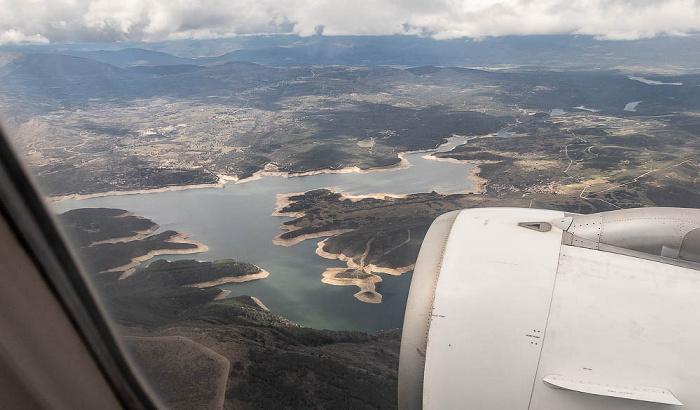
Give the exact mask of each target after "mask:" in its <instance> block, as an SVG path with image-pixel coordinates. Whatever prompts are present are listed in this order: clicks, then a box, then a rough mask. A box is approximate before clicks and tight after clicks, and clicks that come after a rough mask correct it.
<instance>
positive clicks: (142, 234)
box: [88, 216, 160, 248]
mask: <svg viewBox="0 0 700 410" xmlns="http://www.w3.org/2000/svg"><path fill="white" fill-rule="evenodd" d="M116 218H121V216H118V217H116ZM159 228H160V225H158V224H156V225H154V226H153V227H151V228H149V229H144V230H143V231H136V235H134V236H127V237H124V238H114V239H105V240H103V241H97V242H92V243H91V244H90V245H88V248H90V247H93V246H95V245H102V244H103V243H122V242H131V241H138V240H141V239H143V238H145V237H147V236H149V235H151V234H152V233H154V232H155V231H157V230H158V229H159Z"/></svg>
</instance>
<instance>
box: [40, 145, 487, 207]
mask: <svg viewBox="0 0 700 410" xmlns="http://www.w3.org/2000/svg"><path fill="white" fill-rule="evenodd" d="M495 135H497V134H489V135H485V136H484V135H482V136H477V137H486V136H495ZM477 137H468V138H465V137H463V136H458V135H455V136H452V137H449V138H447V142H445V143H444V144H440V145H438V146H437V147H436V148H433V149H424V150H415V151H402V152H399V153H398V154H397V157H398V158H399V159H400V161H399V163H397V164H394V165H389V166H386V167H376V168H369V169H361V168H359V167H357V166H351V167H344V168H340V169H320V170H316V171H306V172H283V171H279V168H278V167H277V166H275V165H274V164H267V165H265V167H264V168H263V169H261V170H259V171H256V172H255V173H254V174H253V175H252V176H250V177H248V178H243V179H240V178H238V177H237V176H235V175H225V174H217V176H218V177H219V180H218V181H217V182H216V183H211V184H197V185H174V186H167V187H162V188H152V189H134V190H124V191H106V192H96V193H92V194H68V195H56V196H49V197H45V199H46V200H47V201H49V202H62V201H68V200H82V199H90V198H99V197H105V196H121V195H138V194H154V193H161V192H169V191H184V190H187V189H203V188H223V187H224V186H225V185H226V184H227V183H228V182H233V183H234V184H245V183H247V182H251V181H257V180H259V179H262V178H263V177H266V176H269V177H275V176H277V177H282V178H294V177H305V176H310V175H319V174H350V173H357V174H367V173H371V172H388V171H399V170H402V169H407V168H410V167H411V166H412V165H411V163H410V162H409V161H408V160H407V159H406V158H404V156H405V155H408V154H415V153H420V152H436V151H437V150H438V149H440V147H442V146H444V145H447V144H449V143H450V142H451V141H452V140H453V139H455V138H458V139H462V140H465V141H467V140H468V139H469V138H477ZM371 195H372V197H374V196H373V195H380V194H371ZM384 195H385V196H390V195H388V194H384Z"/></svg>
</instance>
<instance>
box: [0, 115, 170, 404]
mask: <svg viewBox="0 0 700 410" xmlns="http://www.w3.org/2000/svg"><path fill="white" fill-rule="evenodd" d="M29 175H30V174H29V173H28V172H27V171H26V169H25V168H24V166H23V165H22V163H21V162H20V161H19V157H18V156H17V154H16V150H15V149H14V147H13V146H12V144H11V143H10V141H9V139H8V138H7V137H6V133H5V132H4V130H2V128H0V214H2V216H3V217H4V218H5V219H6V221H7V222H8V224H9V226H10V229H11V230H12V231H13V233H14V234H15V235H16V237H17V238H18V240H19V241H20V243H21V244H22V246H23V247H24V249H25V250H26V252H27V254H28V255H29V256H30V257H31V259H32V261H33V262H34V264H35V265H36V266H37V268H38V269H39V271H40V272H41V274H42V276H43V279H44V280H45V282H46V283H47V285H48V286H49V288H50V289H51V291H52V292H53V294H54V296H55V297H56V300H57V301H58V302H59V303H60V305H61V306H62V307H63V309H64V311H65V313H66V314H67V315H68V317H69V318H70V320H71V322H72V324H73V325H74V327H75V329H76V331H77V332H78V334H79V335H80V337H81V338H82V340H83V342H84V343H85V346H87V348H88V350H89V351H90V354H91V355H92V357H93V359H94V361H95V363H96V364H97V366H98V367H99V369H100V370H101V372H102V374H103V375H104V378H105V380H106V381H107V383H108V384H109V385H110V387H111V388H112V390H113V392H114V394H115V396H116V397H117V399H118V400H119V401H120V403H121V405H122V406H123V407H124V408H129V409H157V408H162V405H161V404H160V402H159V401H158V399H157V398H156V396H155V394H154V393H152V392H151V391H150V389H149V388H148V387H147V383H146V381H145V379H144V378H143V377H142V376H141V375H140V374H139V373H138V372H137V371H136V370H135V367H134V366H133V364H132V363H131V362H130V360H129V359H128V356H127V354H126V353H125V350H124V349H123V347H122V346H121V345H120V343H119V341H118V338H117V337H116V335H117V334H118V332H117V331H115V330H114V328H113V327H112V326H111V325H110V323H109V321H108V319H107V316H106V314H105V310H104V308H103V307H102V306H101V304H100V303H99V302H98V298H97V297H96V295H95V293H94V291H93V290H92V289H91V286H90V284H89V283H88V281H87V278H86V276H85V275H84V274H83V273H82V270H81V268H80V267H79V264H78V263H76V260H77V259H76V257H75V256H74V255H73V253H72V252H71V250H70V248H69V246H68V245H67V241H66V240H65V238H64V236H63V235H62V234H61V232H60V231H59V229H58V228H57V225H56V222H55V220H54V218H53V217H51V215H50V214H49V212H48V211H47V209H46V207H45V204H44V201H43V200H42V199H41V197H40V195H39V193H38V189H37V188H36V184H35V183H34V181H33V180H32V179H31V177H30V176H29Z"/></svg>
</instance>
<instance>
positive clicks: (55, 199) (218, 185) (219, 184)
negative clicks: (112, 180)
mask: <svg viewBox="0 0 700 410" xmlns="http://www.w3.org/2000/svg"><path fill="white" fill-rule="evenodd" d="M228 181H235V178H234V177H230V176H226V175H219V182H217V183H212V184H197V185H174V186H167V187H163V188H153V189H135V190H130V191H107V192H96V193H94V194H70V195H59V196H49V197H46V198H45V199H46V200H47V201H49V202H63V201H68V200H71V199H74V200H78V201H79V200H82V199H90V198H101V197H104V196H122V195H138V194H156V193H160V192H169V191H184V190H187V189H203V188H223V187H224V185H226V182H228Z"/></svg>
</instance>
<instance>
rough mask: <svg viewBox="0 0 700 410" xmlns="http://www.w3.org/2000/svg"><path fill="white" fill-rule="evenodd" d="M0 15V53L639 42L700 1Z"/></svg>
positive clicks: (250, 2) (241, 0) (695, 14)
mask: <svg viewBox="0 0 700 410" xmlns="http://www.w3.org/2000/svg"><path fill="white" fill-rule="evenodd" d="M0 15H2V16H3V18H2V20H1V21H0V45H2V44H48V43H70V42H140V41H145V42H156V41H166V40H176V39H212V38H226V37H234V36H239V35H250V34H297V35H301V36H309V35H313V34H323V35H328V36H336V35H392V34H407V35H419V36H426V37H432V38H435V39H448V38H460V37H468V38H475V39H479V38H483V37H488V36H505V35H559V34H573V35H590V36H594V37H596V38H599V39H604V40H635V39H641V38H650V37H655V36H660V35H667V36H685V35H693V34H697V33H700V0H662V1H654V0H639V1H631V0H577V1H566V0H483V1H454V0H435V1H420V0H382V1H374V0H357V1H355V2H352V4H351V3H350V2H345V1H334V0H321V1H318V0H289V1H279V0H233V1H229V0H200V1H191V2H190V1H179V2H173V1H171V0H146V1H143V0H125V1H122V2H115V1H112V0H35V1H25V0H0Z"/></svg>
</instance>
